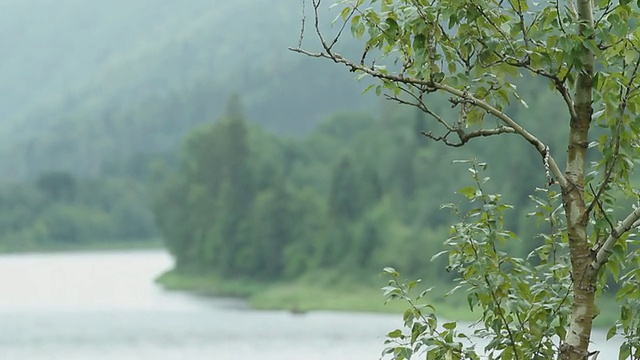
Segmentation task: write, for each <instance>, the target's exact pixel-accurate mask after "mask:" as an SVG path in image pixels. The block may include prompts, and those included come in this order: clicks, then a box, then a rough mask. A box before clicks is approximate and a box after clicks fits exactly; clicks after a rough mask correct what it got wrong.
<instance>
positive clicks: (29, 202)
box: [0, 171, 157, 251]
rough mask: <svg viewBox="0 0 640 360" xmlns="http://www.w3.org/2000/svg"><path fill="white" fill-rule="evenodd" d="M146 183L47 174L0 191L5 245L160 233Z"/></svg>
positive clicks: (20, 247)
mask: <svg viewBox="0 0 640 360" xmlns="http://www.w3.org/2000/svg"><path fill="white" fill-rule="evenodd" d="M145 199H146V194H145V191H144V190H143V189H142V187H141V185H140V184H138V183H136V182H134V181H131V180H113V179H112V180H91V179H77V178H75V177H74V176H73V175H71V174H70V173H67V172H61V171H57V172H50V173H43V174H41V175H40V176H39V177H38V179H37V180H36V181H35V183H32V184H13V185H7V186H5V187H4V188H3V189H2V190H1V191H0V219H2V220H1V221H0V234H1V236H0V237H1V239H2V240H0V250H2V251H25V250H38V249H45V248H46V249H56V248H73V247H74V246H75V247H84V246H85V245H90V244H96V243H99V242H102V243H117V244H118V246H121V245H122V243H123V242H124V241H128V242H129V243H131V245H133V246H135V243H136V242H138V241H141V240H148V239H152V238H155V237H156V236H157V230H156V228H155V226H154V224H153V218H152V214H151V213H150V211H149V209H148V208H147V206H146V204H145V203H146V200H145Z"/></svg>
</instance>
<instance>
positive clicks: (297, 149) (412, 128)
mask: <svg viewBox="0 0 640 360" xmlns="http://www.w3.org/2000/svg"><path fill="white" fill-rule="evenodd" d="M444 107H446V104H444V105H443V108H444ZM380 114H381V115H380V117H374V116H372V115H369V114H360V113H342V114H336V115H333V116H332V117H329V118H328V119H326V120H325V121H324V122H322V123H321V124H320V125H319V126H318V128H317V129H316V131H314V132H313V133H312V134H310V135H309V136H307V137H305V138H302V139H291V138H285V137H277V136H274V135H271V134H269V133H267V132H265V131H264V130H262V129H261V128H260V127H258V126H256V125H249V124H248V123H247V121H246V119H245V116H244V115H243V113H242V111H240V110H239V105H238V100H237V98H235V99H233V100H232V101H231V102H230V104H229V105H228V107H227V111H226V115H224V116H223V117H222V118H221V119H219V120H218V121H217V122H215V123H211V124H205V125H202V126H201V127H199V128H197V129H195V130H193V131H192V132H191V133H190V134H189V135H188V136H187V137H186V139H185V140H184V143H183V146H182V152H181V155H180V161H179V165H178V167H177V168H176V169H175V170H173V171H172V170H168V169H165V170H164V171H159V172H158V173H157V174H156V176H158V177H159V179H160V181H159V184H158V185H156V188H155V189H154V194H155V195H154V199H153V210H154V213H155V215H156V221H157V224H158V226H159V228H160V230H161V232H162V234H163V236H164V238H165V241H166V245H167V247H168V248H169V250H170V251H171V253H172V254H173V255H174V256H175V258H176V260H177V269H178V270H183V271H198V272H208V273H214V274H219V275H222V276H226V277H242V278H252V279H259V280H276V279H290V278H292V277H296V276H298V275H300V274H303V273H305V272H308V271H315V270H322V269H327V268H331V269H342V270H345V271H349V272H353V273H360V274H372V273H376V272H377V271H378V270H379V269H381V268H382V267H383V266H389V265H393V266H396V267H398V268H400V269H402V270H403V271H404V272H406V273H414V274H418V273H419V274H424V273H425V271H437V272H439V273H441V272H443V270H442V269H444V266H443V263H438V264H433V263H430V261H429V259H430V257H431V255H432V254H434V253H435V252H436V251H437V250H438V249H439V248H440V246H441V244H442V242H443V240H444V239H446V237H447V234H448V228H449V224H450V223H451V222H453V220H454V219H453V218H452V217H451V214H450V213H448V212H447V211H444V210H438V205H439V204H442V203H445V202H450V201H451V199H452V197H453V198H455V197H454V196H452V195H453V193H454V192H455V191H456V190H457V189H460V188H463V187H465V186H468V185H471V183H470V181H471V180H470V179H469V177H468V176H467V175H466V174H465V172H466V168H465V167H455V166H454V167H452V166H451V161H453V160H455V159H468V158H471V157H472V155H471V151H476V153H477V152H478V150H479V151H480V152H481V153H482V152H483V151H484V150H483V148H482V144H481V143H479V145H478V147H477V148H473V149H472V148H464V149H458V150H455V151H453V152H447V153H446V154H445V153H444V152H443V151H442V147H441V146H440V145H439V144H436V143H432V142H430V141H428V140H427V139H425V138H424V136H422V135H421V134H420V131H421V130H423V129H424V128H423V127H424V126H425V123H426V122H425V118H424V117H423V116H422V115H420V114H419V113H417V112H415V111H411V110H408V111H407V110H401V109H399V108H398V107H395V106H389V105H387V106H383V107H382V108H381V111H380ZM549 136H555V135H554V134H549ZM502 141H503V143H502V145H503V149H509V151H508V152H507V153H505V154H504V155H501V158H503V161H501V162H500V163H496V164H495V166H494V164H492V165H491V166H490V171H489V174H492V173H495V174H508V173H509V172H512V171H518V172H519V173H520V174H521V175H520V177H519V178H528V179H530V180H529V181H531V182H533V183H535V182H539V183H540V184H544V181H545V179H544V178H538V177H539V176H538V175H539V174H538V175H536V174H535V166H537V165H539V164H538V163H537V162H536V161H538V160H539V159H530V158H528V157H527V156H519V154H523V153H525V147H526V144H521V143H518V141H517V139H516V138H504V139H503V140H502ZM503 151H504V150H503ZM484 154H486V156H487V157H490V156H494V155H493V154H491V153H489V151H488V150H486V151H484ZM169 168H170V167H169ZM528 175H530V176H528ZM505 178H506V179H508V178H509V177H505ZM488 186H493V187H494V189H495V190H497V191H499V192H502V193H504V194H505V195H506V196H507V199H508V200H511V201H512V202H517V203H518V205H519V206H518V207H517V209H518V210H517V211H515V210H514V211H512V212H511V213H509V214H508V216H509V217H510V218H511V219H512V220H513V222H512V223H515V224H516V227H517V228H519V230H521V233H522V234H523V239H527V236H529V237H530V238H528V239H527V241H526V242H525V241H523V242H522V243H519V244H516V245H514V246H516V247H519V251H520V252H521V253H524V252H526V251H529V250H530V249H531V248H533V245H534V244H535V243H536V241H539V240H538V239H535V238H534V237H533V234H535V233H536V229H535V222H534V223H533V225H532V224H531V223H526V219H527V215H526V213H527V212H528V211H530V209H531V208H532V206H531V204H530V200H529V199H528V194H523V193H522V191H521V190H522V188H523V187H524V184H519V183H515V182H511V181H509V180H507V181H506V182H505V183H501V184H489V185H488ZM459 200H460V202H461V203H462V206H464V201H465V200H464V198H463V197H459ZM520 223H522V225H518V224H520ZM443 261H444V260H443ZM439 277H442V278H447V275H445V274H439Z"/></svg>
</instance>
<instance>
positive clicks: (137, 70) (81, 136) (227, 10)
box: [0, 0, 375, 182]
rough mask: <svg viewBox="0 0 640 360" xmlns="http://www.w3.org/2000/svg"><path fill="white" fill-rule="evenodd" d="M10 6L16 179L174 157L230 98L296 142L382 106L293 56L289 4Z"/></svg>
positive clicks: (6, 147)
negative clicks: (330, 122) (331, 121)
mask: <svg viewBox="0 0 640 360" xmlns="http://www.w3.org/2000/svg"><path fill="white" fill-rule="evenodd" d="M0 6H1V7H2V11H0V31H2V32H3V33H4V34H12V35H13V36H3V37H2V39H0V47H1V48H3V49H6V51H5V54H6V56H3V59H2V61H1V62H0V78H2V79H3V81H2V82H1V83H0V90H1V91H2V92H3V93H4V94H8V95H7V96H5V97H3V98H2V99H0V117H1V118H2V119H3V121H2V125H0V142H1V143H2V145H0V170H1V173H2V174H3V176H2V180H4V181H5V182H6V181H11V180H18V179H24V178H35V177H36V176H37V175H38V174H39V173H40V172H42V171H50V170H65V171H71V172H72V173H74V174H77V175H80V176H96V175H100V174H102V173H103V172H104V170H105V167H109V166H110V165H111V164H112V163H113V162H114V161H116V162H117V161H119V160H120V159H123V161H126V159H127V158H129V157H132V156H137V155H136V154H138V153H141V152H142V153H145V154H156V153H164V152H167V151H171V150H174V149H175V147H176V146H177V144H178V143H179V139H180V138H181V137H182V136H183V135H184V134H185V133H186V131H187V130H188V129H190V128H191V127H192V126H194V125H196V124H199V123H203V122H210V121H213V120H215V119H216V118H217V117H218V116H219V115H220V109H221V108H222V107H223V104H224V102H226V100H227V98H228V96H229V94H231V93H241V94H242V95H243V100H244V103H245V107H246V112H247V114H248V115H249V117H251V118H258V116H255V115H258V114H259V115H260V118H261V119H266V120H265V121H264V122H263V123H262V125H263V126H264V127H265V128H267V129H269V130H272V131H276V132H278V133H285V134H302V133H307V132H309V131H310V130H311V129H312V128H313V127H314V125H315V124H316V123H317V122H318V121H319V120H320V119H321V118H322V117H324V116H326V115H327V114H329V113H332V112H334V111H336V110H344V109H362V108H365V107H371V106H372V104H374V101H375V100H374V99H373V97H362V96H360V95H359V93H360V90H361V89H362V85H361V84H356V83H354V82H353V81H352V74H348V73H344V72H342V71H340V69H335V68H333V67H331V66H330V64H322V65H320V66H318V65H319V64H318V63H317V62H313V61H312V60H310V59H305V58H302V57H299V56H296V55H295V54H292V53H290V52H288V51H287V50H286V48H287V46H290V45H294V44H295V43H296V42H297V37H298V31H299V25H300V24H299V17H300V13H299V7H298V6H291V2H290V1H289V0H277V1H266V0H252V1H248V0H238V1H234V2H222V3H217V4H216V3H211V2H208V1H200V0H194V1H188V2H180V3H176V2H164V3H158V2H156V1H151V0H135V1H124V0H114V1H109V2H99V3H93V2H92V3H88V2H84V1H80V0H63V1H37V2H35V1H9V2H6V1H5V2H3V3H2V5H0ZM265 115H266V116H265Z"/></svg>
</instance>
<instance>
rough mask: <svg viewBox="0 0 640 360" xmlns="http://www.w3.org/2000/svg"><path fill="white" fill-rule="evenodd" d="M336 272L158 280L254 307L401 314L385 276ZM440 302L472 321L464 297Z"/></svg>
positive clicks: (448, 314) (440, 295) (446, 313)
mask: <svg viewBox="0 0 640 360" xmlns="http://www.w3.org/2000/svg"><path fill="white" fill-rule="evenodd" d="M336 276H337V275H336V274H309V275H307V276H304V277H302V278H300V279H298V280H295V281H292V282H274V283H266V284H265V283H256V282H254V281H248V280H242V279H234V280H229V279H223V278H220V277H218V276H215V275H202V274H199V275H194V274H188V273H180V272H176V271H169V272H167V273H164V274H163V275H162V276H160V277H159V278H158V279H157V282H158V283H159V284H161V285H162V286H163V287H164V288H165V289H168V290H182V291H191V292H195V293H198V294H202V295H211V296H231V297H242V298H245V299H247V301H248V302H249V304H250V305H251V306H252V307H253V308H255V309H265V310H282V309H284V310H291V311H294V312H298V311H299V312H306V311H314V310H337V311H360V312H386V313H401V312H402V311H404V310H405V309H406V308H407V305H406V304H405V303H402V302H399V301H393V302H390V303H388V304H385V298H384V296H383V293H382V291H381V290H380V288H381V287H382V286H384V285H386V284H385V281H384V279H383V278H371V279H368V281H362V280H357V281H356V280H352V279H348V278H345V277H340V278H339V279H337V278H336ZM428 301H429V302H430V303H433V304H437V306H436V308H437V310H438V313H439V315H440V316H442V317H444V318H448V319H452V318H457V319H459V320H466V321H469V320H472V319H473V314H472V313H471V312H470V311H469V310H468V307H467V305H466V300H465V299H463V298H462V297H458V298H455V297H447V298H446V299H445V298H444V289H443V290H442V291H440V292H438V291H437V290H436V291H434V292H433V293H432V296H431V297H430V298H429V299H428Z"/></svg>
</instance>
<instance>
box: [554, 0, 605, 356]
mask: <svg viewBox="0 0 640 360" xmlns="http://www.w3.org/2000/svg"><path fill="white" fill-rule="evenodd" d="M591 1H592V0H577V1H576V5H577V12H578V21H579V22H580V34H581V35H582V36H585V37H586V35H587V34H593V26H594V25H593V5H592V3H591ZM558 21H561V20H560V19H558ZM589 36H590V35H589ZM580 61H581V62H582V67H581V68H579V73H578V77H577V83H576V94H575V114H576V115H575V117H574V118H572V119H571V123H570V132H569V146H568V151H567V168H566V178H567V180H568V184H567V187H566V188H564V189H563V193H562V196H563V204H564V208H565V210H566V214H567V215H566V216H567V227H568V235H569V247H570V250H571V265H572V278H573V295H574V302H573V309H572V312H571V322H570V325H569V330H568V332H567V336H566V338H565V339H564V342H563V343H562V345H561V347H560V354H559V356H558V359H561V360H584V359H586V358H587V354H588V349H589V340H590V337H591V330H592V323H593V314H594V308H595V304H594V303H595V289H596V278H597V276H596V273H594V272H592V271H589V270H590V264H591V261H592V260H593V259H592V253H591V250H590V246H589V240H588V236H587V224H588V221H589V218H588V214H587V213H586V206H585V201H584V186H585V183H584V173H585V166H586V153H587V147H588V144H589V138H588V136H589V127H590V125H591V115H592V113H593V107H592V91H593V69H594V55H593V54H592V53H591V52H590V51H589V50H587V49H585V48H584V47H583V49H582V54H581V58H580Z"/></svg>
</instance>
